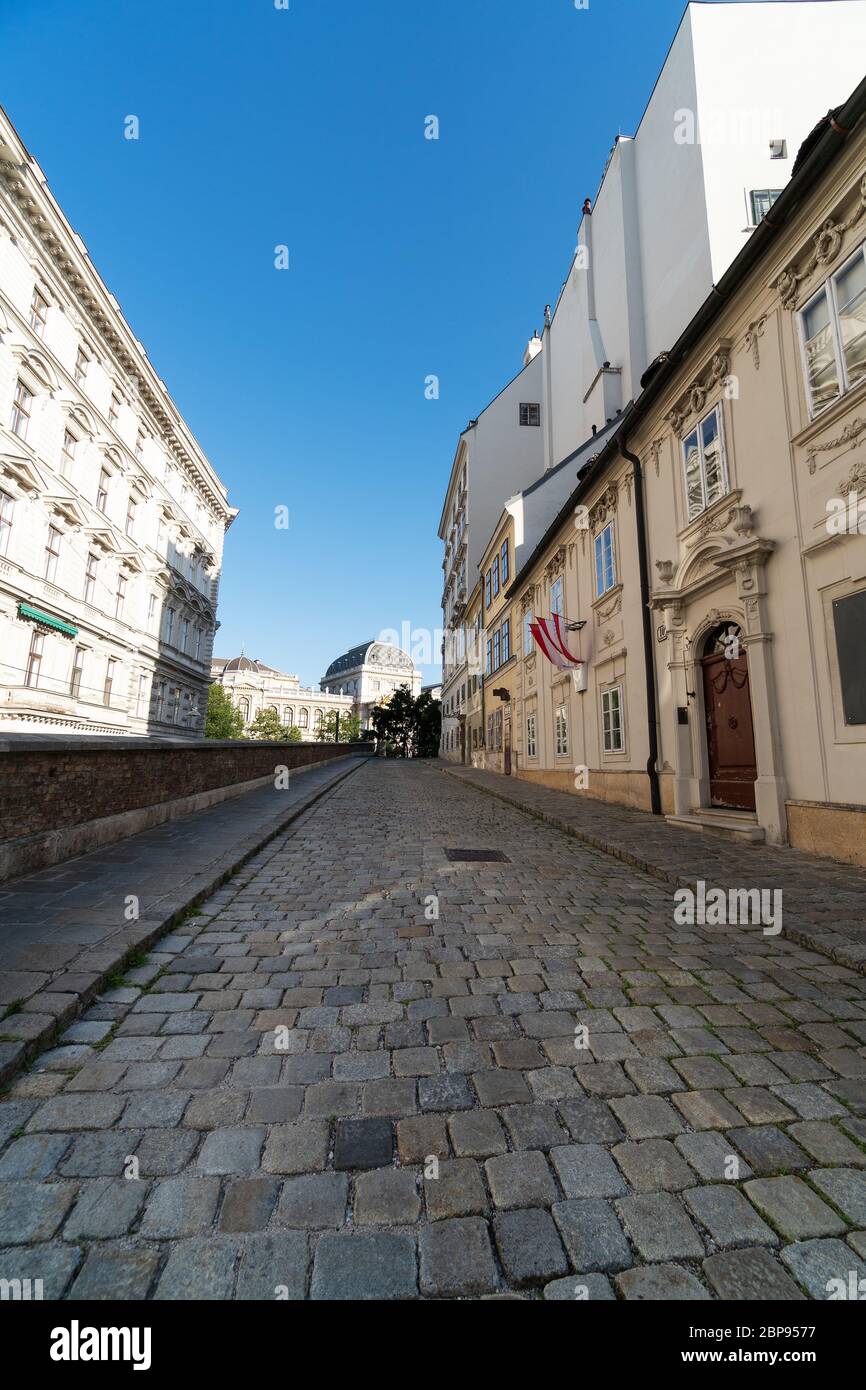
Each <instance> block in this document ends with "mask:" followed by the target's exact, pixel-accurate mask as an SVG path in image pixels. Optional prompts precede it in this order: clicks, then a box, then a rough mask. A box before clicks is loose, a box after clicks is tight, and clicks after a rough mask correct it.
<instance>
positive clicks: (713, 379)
mask: <svg viewBox="0 0 866 1390" xmlns="http://www.w3.org/2000/svg"><path fill="white" fill-rule="evenodd" d="M729 368H730V359H729V357H728V353H727V349H726V348H725V347H723V348H721V349H720V351H719V352H717V353H716V354H715V356H714V357H713V360H712V362H711V363H710V365H709V367H708V368H707V370H706V371H705V372H704V373H703V374H702V375H701V376H700V377H698V378H697V379H696V380H695V381H693V382H692V384H691V386H690V387H689V389H688V390H687V391H684V392H683V394H682V396H680V399H679V400H678V401H677V404H676V405H675V406H674V408H673V410H672V411H671V412H670V414H669V415H668V420H669V422H670V425H671V427H672V429H673V431H674V433H675V434H679V433H680V432H681V430H682V427H683V425H684V424H685V422H686V420H688V419H690V418H691V416H692V415H699V414H700V412H701V411H702V410H703V408H704V406H705V405H706V403H707V398H708V397H709V395H710V393H711V392H712V391H714V390H715V389H716V387H717V386H718V385H719V384H720V383H721V382H723V381H724V380H725V378H726V377H727V376H728V374H729Z"/></svg>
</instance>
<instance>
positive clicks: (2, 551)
mask: <svg viewBox="0 0 866 1390" xmlns="http://www.w3.org/2000/svg"><path fill="white" fill-rule="evenodd" d="M14 506H15V501H14V498H12V497H10V496H9V493H8V492H0V555H8V553H9V537H10V536H11V535H12V509H13V507H14Z"/></svg>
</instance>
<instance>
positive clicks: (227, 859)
mask: <svg viewBox="0 0 866 1390" xmlns="http://www.w3.org/2000/svg"><path fill="white" fill-rule="evenodd" d="M345 756H346V757H347V758H351V759H352V760H353V761H352V763H351V766H349V767H347V768H345V769H344V771H342V772H341V773H340V775H339V776H338V777H335V778H334V779H333V781H331V782H329V783H328V784H327V786H325V787H320V788H318V790H316V791H315V792H312V793H311V794H310V795H309V796H307V797H305V798H304V799H303V800H302V801H300V802H297V803H296V804H295V805H294V806H293V807H292V809H291V811H289V812H288V813H287V814H286V816H285V817H282V818H280V819H279V820H278V821H277V822H274V821H271V822H270V824H269V826H268V828H267V830H265V831H263V832H258V831H253V832H252V834H250V835H247V836H246V837H245V838H244V839H243V840H240V841H238V843H237V844H236V845H234V846H233V847H232V849H231V850H229V851H228V852H227V853H226V854H224V855H223V856H222V858H220V859H217V860H214V861H213V862H212V863H211V864H209V865H208V867H207V869H204V870H202V871H201V872H199V873H195V874H191V875H190V876H189V878H187V879H185V880H184V883H183V884H182V885H181V887H180V889H179V891H178V893H177V894H176V895H175V896H170V895H169V894H166V896H165V898H164V899H162V900H160V903H161V904H162V906H160V905H159V903H158V904H157V912H158V913H159V914H160V915H159V916H158V918H156V919H154V918H153V916H151V918H150V919H149V920H147V921H144V922H137V923H135V924H134V925H132V926H130V927H129V928H128V929H127V930H126V931H124V932H123V933H122V934H121V933H120V932H119V933H118V934H117V936H116V937H115V938H114V942H115V943H116V944H117V945H118V946H120V945H122V947H123V949H122V950H121V949H118V951H117V955H116V957H115V959H114V960H113V961H112V963H111V965H109V966H108V967H106V969H104V970H102V971H101V972H100V973H99V974H98V975H95V976H94V978H93V980H92V981H91V983H90V984H89V985H88V986H87V988H86V989H85V990H82V991H81V993H80V994H75V995H72V994H70V995H55V996H54V997H55V999H57V1000H58V1001H59V1000H67V999H68V1001H69V1002H68V1003H63V1004H61V1005H60V1006H59V1008H58V1009H57V1011H56V1012H55V1013H54V1014H52V1015H51V1021H50V1023H47V1024H45V1026H44V1027H42V1028H40V1029H39V1030H38V1032H36V1033H34V1035H33V1037H31V1038H27V1039H24V1040H22V1041H20V1042H0V1092H2V1091H3V1090H4V1089H5V1088H6V1086H7V1085H8V1083H9V1081H10V1080H11V1079H12V1078H13V1077H14V1076H16V1075H17V1074H18V1073H19V1072H20V1071H21V1070H23V1068H24V1067H25V1066H27V1064H28V1063H29V1062H32V1061H33V1059H34V1058H35V1057H38V1056H39V1054H40V1053H41V1052H44V1051H45V1050H46V1048H47V1047H49V1046H50V1045H51V1044H52V1043H54V1042H55V1041H56V1040H57V1038H58V1036H59V1035H60V1033H62V1032H63V1031H64V1030H65V1029H66V1028H68V1027H69V1025H70V1024H71V1023H73V1022H74V1021H75V1019H76V1018H78V1017H79V1015H80V1014H81V1013H82V1012H83V1010H84V1009H85V1008H87V1006H88V1005H89V1004H90V1003H92V1001H93V1000H94V999H95V998H96V997H97V995H99V994H101V993H102V991H103V990H104V989H105V986H106V984H107V983H108V981H109V980H110V979H111V977H112V975H115V974H116V973H117V971H118V970H122V969H123V968H124V966H125V965H126V964H127V963H128V961H129V960H130V958H131V957H132V956H133V955H135V954H136V953H137V952H138V951H142V950H145V951H149V950H152V948H153V947H154V946H155V945H156V943H157V942H158V941H159V940H160V938H161V937H163V936H166V935H167V934H168V933H169V932H170V931H171V930H172V928H173V927H175V926H176V925H177V923H178V921H179V920H180V919H181V918H182V917H184V916H185V915H186V913H187V912H189V910H190V908H193V907H196V906H198V904H199V903H201V902H202V901H203V900H204V899H205V898H208V897H210V895H211V893H213V892H215V891H216V889H217V888H220V887H222V885H223V884H224V883H225V882H226V881H227V880H228V879H229V878H231V876H232V874H234V873H235V872H236V870H237V869H239V868H241V867H242V866H243V865H244V864H246V863H247V862H248V861H249V860H250V859H252V857H253V855H255V854H258V852H259V850H261V849H264V847H265V846H266V845H268V844H270V842H271V840H274V839H276V837H277V836H278V835H281V834H282V832H283V831H284V830H285V829H286V828H287V827H288V826H290V825H291V824H292V822H293V821H296V820H297V819H298V818H299V817H300V816H302V815H304V814H305V812H306V811H308V810H309V809H310V807H311V806H314V805H315V804H316V802H317V801H320V800H321V799H322V797H323V796H327V794H328V793H329V792H331V791H333V790H334V788H335V787H338V786H339V785H340V783H341V782H344V781H345V780H346V778H347V777H350V776H351V775H352V773H353V772H357V770H358V768H359V767H362V766H363V765H364V763H367V762H369V761H370V757H372V756H373V755H372V754H370V755H368V756H366V757H363V758H357V760H355V757H356V755H353V754H351V753H347V754H346V755H345ZM335 761H338V760H335ZM324 765H327V764H324ZM332 765H333V764H332ZM109 949H110V947H109ZM50 993H51V989H50V982H49V985H48V986H47V987H46V988H44V989H42V990H37V992H36V993H35V994H32V995H31V996H30V999H28V1001H27V1002H28V1003H30V1001H31V1000H33V1001H38V999H39V995H40V994H50ZM27 1012H31V1013H34V1014H37V1015H38V1013H39V1010H38V1009H36V1008H34V1009H32V1010H28V1011H27ZM18 1017H20V1014H12V1015H11V1016H10V1019H13V1018H18ZM5 1022H6V1020H5V1019H0V1034H2V1033H3V1031H4V1027H3V1025H4V1023H5Z"/></svg>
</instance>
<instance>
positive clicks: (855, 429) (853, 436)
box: [806, 416, 866, 473]
mask: <svg viewBox="0 0 866 1390" xmlns="http://www.w3.org/2000/svg"><path fill="white" fill-rule="evenodd" d="M864 432H866V420H861V419H860V417H859V416H858V417H857V418H856V419H854V420H851V421H850V423H849V424H847V425H846V426H845V428H844V430H843V431H842V433H841V434H837V435H836V438H835V439H828V440H827V441H826V442H825V443H824V444H810V445H809V450H808V453H807V456H806V457H807V460H808V465H809V472H810V473H814V472H815V469H816V468H817V464H816V462H815V455H816V454H825V453H827V452H828V451H829V450H830V449H841V448H843V447H844V446H845V445H846V444H856V443H857V441H858V439H859V438H860V436H861V434H863V433H864Z"/></svg>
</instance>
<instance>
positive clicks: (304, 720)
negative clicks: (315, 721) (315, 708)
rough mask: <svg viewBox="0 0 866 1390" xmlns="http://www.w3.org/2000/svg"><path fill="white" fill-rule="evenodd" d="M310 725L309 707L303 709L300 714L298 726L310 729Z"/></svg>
mask: <svg viewBox="0 0 866 1390" xmlns="http://www.w3.org/2000/svg"><path fill="white" fill-rule="evenodd" d="M309 727H310V711H309V710H308V709H302V710H301V713H300V715H299V716H298V728H299V729H308V728H309Z"/></svg>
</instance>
